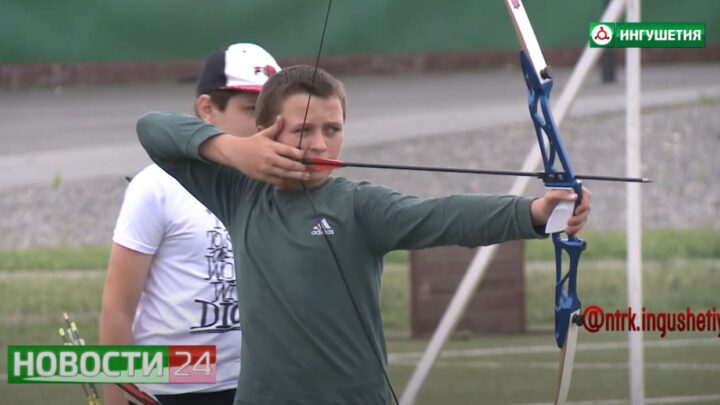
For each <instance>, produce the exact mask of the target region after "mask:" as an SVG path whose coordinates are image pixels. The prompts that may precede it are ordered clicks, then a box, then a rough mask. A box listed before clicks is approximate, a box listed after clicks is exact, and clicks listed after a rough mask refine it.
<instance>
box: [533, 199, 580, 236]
mask: <svg viewBox="0 0 720 405" xmlns="http://www.w3.org/2000/svg"><path fill="white" fill-rule="evenodd" d="M576 199H577V194H575V193H574V192H573V191H571V190H562V189H551V190H548V191H547V192H546V193H545V195H544V196H543V197H542V198H539V199H537V200H535V201H533V202H532V205H531V206H530V212H531V215H532V220H533V224H534V225H542V224H545V223H547V221H548V219H549V218H550V214H552V212H553V209H555V206H557V205H558V203H560V202H561V201H571V202H574V201H575V200H576ZM591 199H592V194H591V193H590V190H589V189H587V188H585V187H583V198H582V201H581V202H580V205H578V206H577V207H576V208H575V211H574V213H573V215H572V216H571V217H570V219H568V221H567V227H566V228H565V232H566V233H567V234H568V235H576V234H578V233H579V232H580V230H582V228H583V226H585V222H587V220H588V215H589V214H590V200H591Z"/></svg>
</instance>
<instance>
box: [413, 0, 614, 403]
mask: <svg viewBox="0 0 720 405" xmlns="http://www.w3.org/2000/svg"><path fill="white" fill-rule="evenodd" d="M624 7H625V0H613V1H612V2H611V3H610V4H609V5H608V7H607V9H605V12H604V13H603V15H602V17H601V18H600V21H605V22H614V21H617V20H618V19H619V18H620V16H621V15H622V13H623V8H624ZM600 51H601V48H590V47H588V46H586V47H585V49H584V50H583V52H582V55H580V59H579V60H578V63H577V64H576V65H575V67H574V68H573V71H572V74H571V75H570V79H569V80H568V83H567V85H566V86H565V88H564V89H563V92H562V93H561V95H560V98H559V99H558V102H557V104H556V105H555V108H554V118H555V123H556V124H557V125H558V126H559V125H560V124H561V123H562V121H563V119H564V118H565V114H566V113H567V111H568V110H569V108H570V105H571V104H572V102H573V101H574V100H575V97H576V96H577V93H578V91H579V90H580V85H581V84H582V82H583V81H584V80H585V77H587V75H588V74H589V73H590V70H591V69H592V67H593V66H594V65H595V64H596V63H597V60H598V59H599V58H600ZM540 163H541V156H540V149H539V148H538V147H537V146H533V147H532V148H531V149H530V152H529V153H528V154H527V157H526V158H525V162H524V163H523V167H522V169H520V170H522V171H536V170H537V168H538V167H539V166H540ZM529 183H530V178H527V177H521V178H518V179H517V180H515V182H514V183H513V186H512V188H511V189H510V193H509V194H513V195H520V194H523V193H524V192H525V190H526V189H527V186H528V184H529ZM496 250H497V245H493V246H487V247H483V248H480V249H478V252H477V254H476V255H475V258H474V259H473V261H472V262H471V263H470V267H468V269H467V271H466V272H465V276H463V279H462V280H461V281H460V285H459V286H458V289H457V290H456V291H455V294H454V295H453V297H452V299H451V300H450V304H448V307H447V309H446V310H445V313H444V314H443V317H442V319H441V320H440V323H439V324H438V327H437V329H435V332H434V333H433V336H432V338H431V339H430V344H429V345H428V347H427V349H425V353H423V356H422V358H421V359H420V363H418V365H417V367H416V368H415V371H414V372H413V375H412V376H411V377H410V381H409V382H408V384H407V386H406V387H405V391H403V394H402V397H401V398H400V405H413V404H414V403H415V400H416V398H417V395H418V393H419V392H420V388H421V387H422V385H423V382H425V379H426V378H427V376H428V374H429V373H430V370H431V369H432V366H433V364H435V360H437V357H438V355H439V354H440V351H441V350H442V348H443V346H445V343H446V342H447V340H448V338H449V337H450V334H451V333H452V331H453V330H455V327H456V326H457V324H458V322H459V321H460V318H461V317H462V315H463V314H464V313H465V308H467V305H468V303H469V302H470V299H472V296H473V294H474V293H475V290H476V289H477V286H478V284H480V281H481V280H482V277H483V275H484V274H485V270H486V269H487V266H488V265H489V264H490V262H491V260H492V258H493V256H494V255H495V251H496Z"/></svg>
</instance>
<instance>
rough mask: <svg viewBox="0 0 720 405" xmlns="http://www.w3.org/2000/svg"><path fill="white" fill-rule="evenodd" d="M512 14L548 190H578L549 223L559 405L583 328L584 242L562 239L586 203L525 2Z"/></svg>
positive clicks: (512, 4) (511, 5)
mask: <svg viewBox="0 0 720 405" xmlns="http://www.w3.org/2000/svg"><path fill="white" fill-rule="evenodd" d="M503 1H504V2H505V6H506V7H507V9H508V12H509V13H510V17H511V19H512V22H513V26H514V28H515V32H516V34H517V37H518V40H519V41H520V44H521V47H522V51H521V52H520V61H521V65H522V69H523V76H524V78H525V83H526V85H527V88H528V108H529V110H530V117H531V119H532V121H533V125H534V127H535V133H536V136H537V140H538V144H539V147H540V152H541V155H542V160H543V166H544V170H545V172H544V173H545V174H544V177H543V181H544V182H545V186H546V187H548V188H562V189H569V190H573V191H574V192H575V193H576V194H577V196H578V197H577V201H576V202H575V204H573V203H572V202H570V203H569V204H562V203H561V204H559V205H558V207H557V208H556V209H555V211H554V212H553V214H552V215H551V217H550V219H549V220H548V227H547V228H546V232H548V233H552V240H553V245H554V246H555V281H556V284H555V339H556V342H557V345H558V347H560V348H561V349H562V351H561V355H560V368H559V373H558V383H557V390H556V395H555V403H556V404H562V403H565V401H566V400H567V394H568V392H569V389H570V380H571V377H572V366H573V362H574V359H575V347H576V342H577V333H578V330H579V327H580V326H581V325H582V318H581V316H580V313H581V308H582V306H581V303H580V299H579V298H578V296H577V291H576V286H577V271H578V265H579V262H580V255H581V254H582V252H583V250H585V247H586V243H585V241H583V240H581V239H578V238H577V237H575V236H574V235H567V238H563V237H562V236H561V234H562V231H563V229H564V227H565V223H566V222H567V219H568V217H569V216H571V215H572V213H573V211H574V208H575V206H577V205H578V204H579V202H580V200H581V199H582V184H581V182H580V181H579V180H578V179H577V178H576V176H575V174H574V172H573V170H572V167H571V166H570V161H569V159H568V156H567V153H566V152H565V148H564V147H563V144H562V142H561V140H560V136H559V133H558V130H557V127H556V125H555V120H554V119H553V116H552V111H551V109H550V101H549V100H550V91H551V90H552V85H553V81H552V74H551V72H550V69H549V66H548V65H547V63H546V62H545V58H544V57H543V55H542V51H541V50H540V45H539V44H538V41H537V38H536V37H535V33H534V31H533V29H532V26H531V24H530V20H529V19H528V16H527V13H526V11H525V8H524V6H523V4H522V1H521V0H503ZM563 253H567V255H568V256H569V266H568V271H567V272H566V273H563V269H562V263H563Z"/></svg>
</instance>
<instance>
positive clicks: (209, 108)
mask: <svg viewBox="0 0 720 405" xmlns="http://www.w3.org/2000/svg"><path fill="white" fill-rule="evenodd" d="M195 112H196V113H197V115H198V117H199V118H200V119H201V120H203V121H205V122H208V121H209V120H212V116H213V103H212V100H211V99H210V96H209V95H207V94H201V95H199V96H198V97H197V98H196V99H195Z"/></svg>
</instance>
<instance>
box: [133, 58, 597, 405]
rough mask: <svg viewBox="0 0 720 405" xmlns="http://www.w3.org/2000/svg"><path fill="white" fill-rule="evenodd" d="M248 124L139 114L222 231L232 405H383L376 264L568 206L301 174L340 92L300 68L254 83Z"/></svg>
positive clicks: (506, 235) (332, 136) (333, 125)
mask: <svg viewBox="0 0 720 405" xmlns="http://www.w3.org/2000/svg"><path fill="white" fill-rule="evenodd" d="M256 121H257V123H258V129H259V130H260V132H259V133H258V134H256V135H254V136H252V137H249V138H238V137H233V136H230V135H227V134H223V133H222V132H221V131H220V130H218V129H217V128H215V127H213V126H210V125H207V124H205V123H203V122H202V121H200V120H198V119H197V118H195V117H191V116H185V115H181V114H168V113H149V114H146V115H145V116H143V117H142V118H141V119H140V120H139V122H138V126H137V130H138V135H139V137H140V141H141V143H142V144H143V146H144V147H145V149H146V150H147V152H148V154H149V155H150V157H151V158H152V160H153V161H155V163H157V164H158V165H159V166H160V167H162V168H163V169H164V170H166V171H167V172H168V173H170V174H171V175H172V176H173V177H175V178H176V179H177V180H178V181H179V182H180V183H181V184H182V185H183V186H184V187H185V188H187V189H188V190H189V191H190V192H191V193H192V194H193V195H195V197H196V198H197V199H198V200H199V201H200V202H202V203H203V204H204V205H205V206H207V207H208V208H210V209H211V210H212V211H213V212H214V213H215V214H216V215H217V216H218V218H219V219H220V220H221V221H222V222H223V223H224V224H225V225H226V226H227V228H228V231H229V233H230V235H231V238H232V243H233V247H234V254H235V263H236V265H237V271H238V274H237V278H238V296H239V300H240V302H239V305H240V322H241V327H242V330H243V342H242V344H243V355H242V360H241V361H242V364H241V373H240V380H239V386H238V393H237V396H236V398H235V403H236V404H387V403H390V401H391V400H390V396H389V387H388V385H387V383H386V381H385V380H384V368H385V365H386V361H387V360H386V351H385V339H384V335H383V329H382V320H381V313H380V284H381V277H382V269H383V267H382V263H383V256H384V255H385V254H386V253H387V252H389V251H391V250H396V249H420V248H426V247H430V246H440V245H461V246H468V247H476V246H481V245H489V244H494V243H499V242H503V241H507V240H512V239H527V238H538V237H543V236H545V235H544V234H543V232H542V230H541V229H542V228H541V227H542V225H544V223H545V222H546V221H547V219H548V218H549V216H550V213H551V212H552V210H553V208H554V207H555V205H556V204H557V203H558V202H559V201H561V200H574V199H575V198H576V196H575V195H574V194H573V193H571V192H564V191H560V190H551V191H548V192H547V193H546V194H545V196H544V197H543V198H540V199H535V200H533V199H528V198H522V197H515V196H483V195H452V196H449V197H444V198H433V199H424V198H419V197H415V196H410V195H403V194H400V193H397V192H395V191H393V190H390V189H387V188H385V187H380V186H375V185H372V184H369V183H367V182H354V181H350V180H347V179H344V178H342V177H331V176H330V174H329V172H327V171H309V172H308V171H307V170H306V167H305V166H304V165H302V164H301V163H299V162H298V161H299V160H301V159H311V158H313V157H322V158H329V159H335V158H337V157H338V155H339V153H340V148H341V146H342V141H343V136H344V132H343V128H344V121H345V92H344V89H343V86H342V84H341V83H340V82H339V81H337V80H336V79H334V78H333V77H332V76H330V75H329V74H328V73H327V72H325V71H323V70H322V69H317V71H316V70H315V69H314V68H313V67H310V66H294V67H290V68H287V69H285V70H283V71H281V72H279V73H277V74H275V75H273V76H272V77H271V78H270V79H269V80H268V81H267V82H266V84H265V85H264V87H263V90H262V92H261V94H260V97H259V98H258V103H257V106H256ZM295 146H299V147H298V148H296V147H295ZM249 162H252V163H253V165H252V167H258V165H257V163H258V162H262V164H265V165H266V166H267V167H266V169H265V170H264V172H273V171H274V173H275V178H276V179H278V178H281V179H283V180H282V181H274V183H275V184H270V183H266V182H262V181H258V180H256V179H255V178H254V177H260V176H259V175H256V174H254V173H252V171H251V170H249V169H247V167H250V166H251V165H250V164H249ZM297 179H303V181H302V182H301V181H299V180H297ZM589 200H590V193H589V191H588V192H585V193H584V198H583V201H582V203H581V204H580V205H579V206H578V208H577V209H576V211H575V215H574V216H573V217H572V218H571V219H570V220H569V222H568V228H567V231H568V232H569V233H577V232H578V231H579V230H580V229H581V228H582V226H583V225H584V223H585V221H586V220H587V215H588V213H589ZM376 357H377V359H376Z"/></svg>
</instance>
